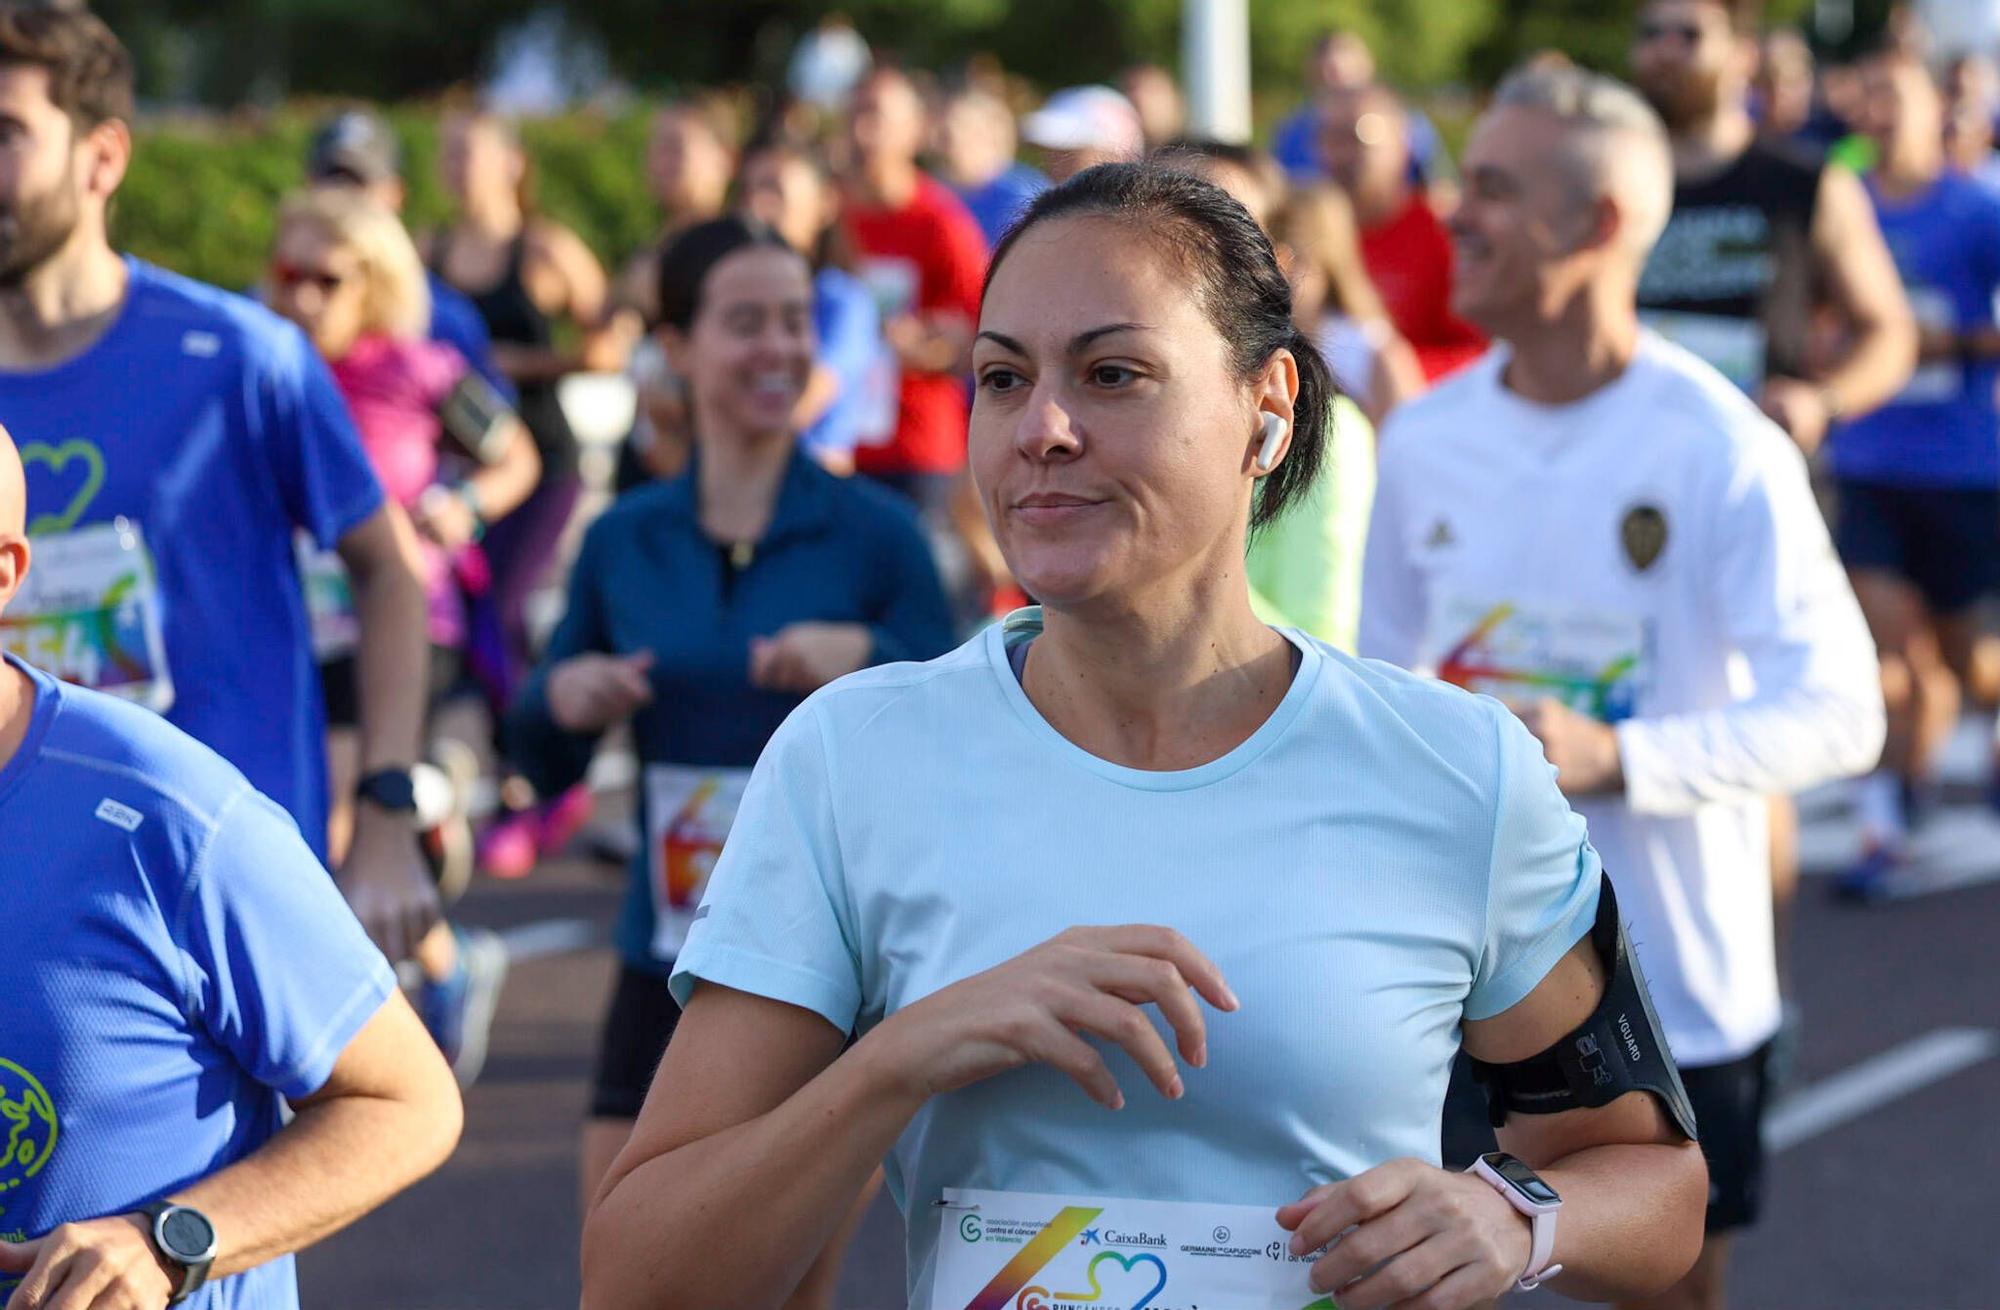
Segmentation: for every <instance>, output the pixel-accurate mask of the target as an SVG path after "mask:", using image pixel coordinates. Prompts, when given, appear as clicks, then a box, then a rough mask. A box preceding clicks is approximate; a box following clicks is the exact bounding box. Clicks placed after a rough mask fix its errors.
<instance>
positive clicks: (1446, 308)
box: [1361, 194, 1486, 382]
mask: <svg viewBox="0 0 2000 1310" xmlns="http://www.w3.org/2000/svg"><path fill="white" fill-rule="evenodd" d="M1361 262H1362V263H1364V264H1366V265H1367V266H1368V276H1369V277H1370V278H1371V279H1372V280H1373V281H1374V283H1375V290H1376V291H1377V292H1379V293H1380V294H1381V296H1382V302H1383V304H1384V305H1385V306H1386V307H1387V308H1388V310H1389V318H1390V321H1392V322H1393V323H1395V325H1396V330H1397V331H1398V332H1400V333H1402V334H1403V337H1404V339H1405V340H1407V341H1408V342H1409V343H1410V345H1411V347H1412V348H1413V349H1415V350H1416V352H1417V362H1418V363H1419V364H1421V365H1423V369H1424V378H1425V379H1426V380H1427V381H1431V382H1435V381H1437V380H1438V379H1439V378H1441V377H1443V376H1445V375H1446V374H1447V373H1451V372H1454V371H1456V370H1457V369H1458V368H1460V367H1461V366H1463V365H1465V364H1468V363H1470V362H1471V361H1472V360H1474V359H1477V358H1478V357H1479V356H1480V355H1481V354H1483V353H1484V352H1485V350H1486V338H1485V337H1484V336H1482V335H1481V334H1480V331H1479V329H1478V328H1476V327H1474V326H1472V324H1470V323H1468V322H1466V321H1465V320H1464V319H1462V318H1460V317H1458V316H1457V315H1456V314H1454V313H1452V312H1451V237H1450V236H1449V235H1448V234H1447V233H1446V232H1445V230H1444V224H1443V223H1442V222H1440V221H1439V220H1438V216H1437V215H1436V214H1434V213H1432V212H1431V207H1430V205H1429V204H1428V203H1426V202H1425V200H1424V198H1423V197H1422V196H1421V195H1415V194H1413V195H1412V196H1411V197H1410V202H1409V204H1407V205H1405V206H1403V209H1402V212H1401V213H1399V214H1397V215H1396V216H1395V217H1394V218H1392V219H1390V220H1388V221H1387V222H1386V223H1382V224H1380V225H1379V226H1376V227H1372V228H1367V229H1364V230H1363V231H1362V233H1361Z"/></svg>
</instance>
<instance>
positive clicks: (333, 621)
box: [292, 532, 361, 664]
mask: <svg viewBox="0 0 2000 1310" xmlns="http://www.w3.org/2000/svg"><path fill="white" fill-rule="evenodd" d="M292 554H293V556H294V557H295V558H296V559H297V560H298V566H299V586H300V588H301V589H303V590H304V592H305V594H306V619H307V621H308V622H310V623H311V624H312V646H313V659H314V660H315V661H317V662H319V663H321V664H325V663H327V662H329V661H331V660H336V659H339V658H340V657H342V656H343V655H352V654H353V653H354V652H355V651H356V650H358V649H359V648H360V646H361V619H360V616H359V615H357V614H356V613H355V610H354V583H353V580H352V579H350V578H349V577H348V576H347V566H346V565H345V564H343V563H341V562H340V554H339V552H337V551H331V550H321V549H320V548H319V545H318V543H317V542H315V541H314V540H313V539H312V537H311V536H310V535H309V534H307V533H304V532H301V533H299V534H298V535H297V536H296V537H294V538H293V540H292Z"/></svg>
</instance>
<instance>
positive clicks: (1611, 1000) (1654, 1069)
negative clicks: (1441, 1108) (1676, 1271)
mask: <svg viewBox="0 0 2000 1310" xmlns="http://www.w3.org/2000/svg"><path fill="white" fill-rule="evenodd" d="M1590 940H1591V944H1592V945H1594V946H1595V947H1596V948H1597V954H1598V958H1599V959H1601V960H1602V961H1603V962H1604V996H1603V998H1602V999H1601V1000H1599V1001H1598V1003H1597V1009H1596V1010H1595V1011H1593V1012H1592V1014H1591V1016H1590V1018H1588V1019H1586V1020H1585V1021H1584V1022H1583V1024H1582V1025H1581V1026H1580V1027H1578V1028H1577V1029H1576V1030H1575V1031H1574V1032H1572V1033H1570V1034H1569V1035H1568V1036H1566V1037H1564V1038H1563V1039H1562V1040H1561V1041H1559V1042H1557V1043H1556V1044H1555V1045H1553V1046H1551V1047H1549V1048H1548V1049H1547V1050H1546V1051H1543V1052H1542V1053H1541V1054H1539V1055H1533V1056H1529V1057H1528V1058H1527V1059H1525V1060H1517V1061H1515V1062H1514V1063H1512V1064H1488V1063H1487V1062H1485V1061H1484V1060H1477V1059H1475V1060H1473V1061H1472V1071H1473V1075H1474V1076H1475V1077H1476V1078H1478V1080H1479V1083H1480V1086H1481V1087H1482V1088H1483V1089H1484V1090H1485V1092H1486V1104H1487V1108H1488V1111H1489V1112H1490V1116H1491V1118H1492V1121H1493V1125H1494V1127H1496V1128H1497V1127H1499V1126H1500V1125H1502V1124H1504V1123H1505V1122H1506V1121H1507V1116H1508V1115H1509V1114H1561V1113H1562V1112H1563V1111H1565V1110H1588V1109H1595V1108H1597V1107H1598V1106H1602V1105H1609V1104H1610V1103H1611V1102H1613V1101H1615V1100H1617V1099H1618V1098H1619V1097H1621V1096H1623V1095H1625V1094H1626V1093H1627V1092H1649V1093H1651V1094H1652V1096H1653V1098H1654V1099H1655V1100H1657V1101H1658V1102H1659V1103H1660V1108H1661V1109H1662V1110H1664V1111H1665V1112H1666V1115H1667V1118H1668V1119H1669V1120H1671V1121H1672V1122H1673V1125H1674V1127H1675V1128H1677V1129H1679V1130H1680V1132H1681V1134H1682V1135H1683V1136H1685V1137H1687V1138H1688V1139H1689V1140H1690V1141H1692V1140H1694V1136H1695V1122H1694V1107H1693V1106H1691V1105H1690V1104H1689V1103H1688V1096H1687V1089H1686V1088H1685V1087H1683V1086H1681V1075H1680V1069H1679V1068H1678V1067H1677V1066H1676V1065H1675V1064H1674V1056H1673V1052H1672V1051H1670V1050H1668V1049H1667V1038H1666V1034H1665V1032H1663V1031H1662V1030H1661V1028H1660V1019H1659V1016H1658V1015H1657V1014H1656V1013H1654V1010H1653V998H1652V996H1651V995H1650V994H1649V993H1648V992H1647V990H1646V978H1645V975H1644V974H1642V973H1641V972H1640V971H1639V962H1638V961H1637V960H1636V959H1635V958H1634V957H1633V955H1632V947H1631V942H1630V941H1629V940H1628V939H1627V938H1626V935H1625V925H1624V923H1623V921H1622V920H1620V919H1619V917H1618V898H1617V897H1616V896H1615V895H1614V894H1613V892H1612V888H1611V879H1610V878H1609V877H1608V876H1606V877H1605V878H1604V882H1603V886H1602V889H1601V890H1600V891H1599V893H1598V900H1597V922H1596V924H1595V925H1593V926H1592V928H1591V930H1590Z"/></svg>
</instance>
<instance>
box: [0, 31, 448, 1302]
mask: <svg viewBox="0 0 2000 1310" xmlns="http://www.w3.org/2000/svg"><path fill="white" fill-rule="evenodd" d="M0 22H4V17H3V16H0ZM23 500H24V496H23V480H22V476H21V465H20V463H19V460H18V458H17V457H16V455H15V452H14V446H13V443H12V442H11V441H10V440H9V439H8V437H7V435H6V434H5V432H4V431H0V614H4V611H5V610H6V608H7V604H8V602H9V601H10V600H12V599H13V598H14V596H15V594H16V593H17V591H18V590H19V588H20V586H21V584H22V582H23V580H24V577H25V575H26V573H27V571H28V564H29V553H30V545H29V542H28V539H27V537H26V536H25V534H24V533H23V531H22V527H23ZM0 852H4V855H0V905H4V906H5V907H6V912H5V913H4V914H0V997H5V998H6V1000H5V1005H4V1012H5V1018H4V1022H0V1130H4V1135H0V1142H4V1143H5V1144H6V1146H7V1148H8V1149H7V1151H6V1152H5V1154H4V1155H0V1299H6V1298H7V1297H8V1296H9V1295H10V1294H11V1295H12V1298H13V1299H11V1300H7V1304H9V1305H33V1306H40V1305H46V1304H52V1303H53V1302H52V1301H51V1300H50V1299H49V1298H50V1297H51V1296H52V1295H53V1294H54V1291H55V1289H56V1288H57V1287H59V1286H60V1287H61V1288H62V1294H63V1296H64V1298H65V1299H64V1300H63V1302H62V1304H79V1305H81V1304H85V1303H88V1304H92V1305H109V1304H114V1303H115V1304H119V1305H127V1304H141V1305H144V1304H150V1305H161V1304H163V1303H166V1302H167V1300H168V1297H169V1296H178V1295H179V1294H190V1293H191V1294H192V1295H191V1296H190V1298H189V1299H188V1300H187V1301H186V1302H185V1304H187V1305H189V1306H193V1307H198V1308H199V1310H294V1308H295V1307H296V1306H297V1305H298V1289H297V1286H296V1283H295V1279H294V1277H293V1272H292V1261H291V1255H290V1253H291V1252H292V1251H295V1250H297V1249H298V1248H299V1247H300V1246H302V1245H304V1244H305V1243H306V1242H307V1241H310V1240H313V1239H316V1238H318V1237H320V1236H322V1235H324V1234H325V1233H327V1232H329V1231H331V1230H332V1229H333V1228H336V1227H340V1226H343V1225H345V1224H346V1223H348V1222H350V1221H352V1220H353V1219H356V1218H358V1217H360V1216H361V1215H362V1214H364V1213H365V1212H367V1211H368V1210H370V1209H373V1208H374V1207H375V1206H377V1205H379V1204H380V1203H381V1202H382V1201H384V1200H386V1199H388V1198H389V1197H390V1196H391V1195H393V1194H395V1193H396V1192H398V1191H401V1190H402V1189H403V1188H404V1187H406V1186H408V1185H409V1184H410V1183H412V1182H415V1181H416V1179H417V1178H419V1177H421V1176H422V1175H424V1174H426V1173H428V1172H430V1170H432V1169H433V1168H435V1167H436V1166H437V1165H438V1164H440V1163H442V1162H443V1160H444V1157H445V1156H446V1155H447V1154H449V1152H450V1150H451V1147H452V1144H453V1143H454V1142H455V1141H456V1140H457V1136H458V1127H459V1113H460V1112H459V1105H458V1094H457V1089H456V1088H455V1087H454V1085H453V1083H452V1079H451V1074H450V1071H449V1070H447V1069H446V1068H445V1066H444V1062H443V1061H442V1059H441V1058H440V1057H439V1056H438V1055H437V1053H436V1050H435V1048H434V1047H433V1046H432V1044H431V1042H430V1040H429V1038H428V1037H426V1036H425V1034H424V1031H423V1028H422V1027H421V1026H420V1025H419V1024H418V1022H417V1018H416V1015H415V1014H414V1013H412V1012H411V1010H410V1007H409V1005H408V1004H407V1003H406V1002H404V1001H403V999H402V997H401V995H400V994H399V993H398V992H397V990H396V980H395V975H394V974H393V973H392V972H391V971H390V969H389V965H388V962H387V961H386V960H385V959H383V957H382V955H381V953H380V952H379V951H377V950H376V949H375V948H374V947H373V946H371V945H370V944H369V942H368V939H367V937H366V935H365V934H364V933H363V932H362V930H361V925H360V924H358V923H357V922H355V919H354V916H353V914H352V913H350V912H349V911H348V909H347V907H346V906H345V905H343V904H342V903H341V899H340V893H339V892H338V891H336V890H335V889H334V886H333V882H332V880H331V879H329V878H328V877H327V876H326V873H325V870H324V869H322V868H321V867H320V863H319V860H318V859H317V858H316V857H315V856H314V854H313V852H312V851H311V850H310V849H309V848H308V847H307V845H306V843H305V842H304V841H303V840H302V839H301V838H300V835H299V830H298V828H297V826H296V825H295V824H294V823H293V822H292V820H291V818H290V817H289V816H288V815H287V814H286V813H285V812H284V811H283V810H282V809H280V808H279V807H278V806H277V805H275V804H273V803H272V802H271V801H270V800H268V799H267V798H265V797H264V796H262V795H260V794H259V793H258V792H257V790H256V789H255V788H254V787H252V786H251V785H250V784H249V782H248V781H246V780H245V779H244V777H243V775H242V773H240V772H239V771H238V770H236V769H235V768H233V767H231V766H230V765H229V764H228V763H226V762H225V761H224V760H223V759H222V758H221V757H220V756H218V755H217V754H215V753H214V752H213V751H211V750H209V749H208V748H206V747H204V746H202V745H200V744H199V743H197V742H196V741H194V740H193V739H192V738H190V737H188V736H187V735H186V734H184V733H182V732H180V731H179V730H178V729H176V728H174V727H173V726H171V725H170V724H168V723H167V722H166V721H165V720H163V719H161V718H160V717H158V716H157V715H154V714H152V713H149V712H148V711H146V710H144V709H141V708H139V707H138V706H136V705H132V704H129V703H126V702H124V701H120V700H118V699H116V698H114V697H111V696H106V695H101V694H99V693H97V692H92V691H87V690H84V689H82V688H79V687H74V686H70V685H67V684H64V683H61V682H58V681H56V680H55V679H54V678H51V677H49V676H48V675H47V674H45V673H42V672H40V671H39V670H36V669H33V668H30V667H29V666H27V665H25V664H22V663H20V662H19V661H18V660H16V659H14V658H13V657H11V656H8V657H4V659H0ZM288 1109H289V1116H290V1117H289V1124H288V1120H287V1112H288ZM280 1136H282V1138H283V1140H284V1148H283V1150H282V1151H281V1152H277V1153H266V1152H265V1151H264V1147H265V1146H266V1145H267V1144H269V1143H271V1142H273V1141H274V1140H276V1139H278V1138H279V1137H280ZM163 1207H165V1208H163ZM190 1233H192V1234H195V1235H196V1240H195V1241H193V1242H192V1243H188V1244H182V1243H183V1242H184V1241H185V1239H186V1237H187V1235H188V1234H190ZM202 1234H206V1241H203V1240H200V1235H202ZM204 1248H206V1249H204ZM211 1280H212V1281H211ZM92 1292H95V1293H96V1298H95V1299H93V1296H92Z"/></svg>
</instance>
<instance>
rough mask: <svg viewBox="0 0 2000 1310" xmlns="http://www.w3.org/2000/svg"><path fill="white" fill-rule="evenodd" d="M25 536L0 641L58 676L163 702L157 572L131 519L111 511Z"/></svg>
mask: <svg viewBox="0 0 2000 1310" xmlns="http://www.w3.org/2000/svg"><path fill="white" fill-rule="evenodd" d="M33 543H34V562H33V564H32V566H31V567H30V568H29V570H28V576H27V580H26V581H25V582H24V583H23V585H22V587H21V590H20V592H19V593H18V594H17V595H16V596H15V598H14V603H13V604H12V605H10V606H8V607H7V613H6V614H5V615H0V648H4V649H5V650H8V651H10V652H12V653H13V654H15V655H17V656H19V657H20V658H21V659H23V660H26V661H27V662H28V663H30V664H33V665H34V666H36V667H37V668H40V669H43V670H46V671H47V672H49V673H51V674H53V675H54V676H56V677H58V678H61V679H62V680H63V681H65V682H72V683H75V684H77V685H78V686H82V687H89V688H90V689H92V690H93V691H102V692H108V693H110V694H111V695H114V696H122V697H124V698H125V699H127V700H131V701H137V702H138V703H139V704H141V705H144V706H146V707H147V708H148V709H151V710H155V711H158V712H160V713H165V712H166V711H167V710H168V709H170V708H172V706H173V703H174V680H173V676H172V674H171V673H170V672H169V670H168V668H167V652H166V644H165V642H164V641H163V640H162V639H161V636H160V588H159V577H158V574H157V573H155V571H154V569H153V556H152V553H151V552H150V551H148V550H147V549H146V537H145V534H144V533H143V532H142V531H140V528H139V525H138V524H136V523H134V522H132V521H131V520H129V519H125V518H120V519H116V520H114V521H113V522H110V523H98V524H93V525H91V526H90V527H85V528H77V529H75V530H73V531H70V532H59V533H53V534H50V535H47V536H39V537H36V538H34V539H33Z"/></svg>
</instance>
